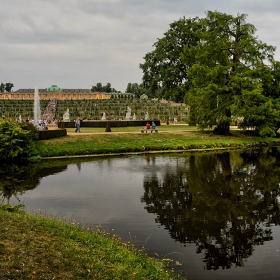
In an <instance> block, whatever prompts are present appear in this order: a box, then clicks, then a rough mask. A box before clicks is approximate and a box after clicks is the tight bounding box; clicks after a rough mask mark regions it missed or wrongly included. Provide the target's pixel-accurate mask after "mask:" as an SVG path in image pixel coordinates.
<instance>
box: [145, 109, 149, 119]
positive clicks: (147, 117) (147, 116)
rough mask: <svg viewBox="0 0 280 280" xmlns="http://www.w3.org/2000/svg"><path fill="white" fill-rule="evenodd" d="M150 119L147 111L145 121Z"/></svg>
mask: <svg viewBox="0 0 280 280" xmlns="http://www.w3.org/2000/svg"><path fill="white" fill-rule="evenodd" d="M148 119H149V113H148V111H147V112H146V114H145V121H147V120H148Z"/></svg>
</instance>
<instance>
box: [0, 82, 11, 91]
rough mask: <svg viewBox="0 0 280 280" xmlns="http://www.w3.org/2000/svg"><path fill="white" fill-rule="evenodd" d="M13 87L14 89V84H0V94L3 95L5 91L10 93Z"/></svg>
mask: <svg viewBox="0 0 280 280" xmlns="http://www.w3.org/2000/svg"><path fill="white" fill-rule="evenodd" d="M13 87H14V84H12V83H6V84H4V83H1V84H0V93H3V92H5V91H7V92H11V90H12V88H13Z"/></svg>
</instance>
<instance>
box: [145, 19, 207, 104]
mask: <svg viewBox="0 0 280 280" xmlns="http://www.w3.org/2000/svg"><path fill="white" fill-rule="evenodd" d="M202 29H203V25H202V24H201V20H200V19H199V18H193V19H191V18H189V19H186V18H185V17H184V18H182V19H179V20H178V21H175V22H173V23H172V24H170V29H169V30H168V31H167V32H166V33H164V37H163V38H161V39H157V41H156V42H155V44H154V45H153V47H154V50H153V51H151V52H149V53H147V54H146V55H145V57H144V60H145V62H144V63H142V64H140V68H141V69H142V71H143V78H142V80H143V86H144V87H145V88H147V89H148V94H149V96H151V97H163V98H168V99H169V98H171V99H173V100H174V101H178V102H179V101H180V102H182V101H183V99H184V95H185V91H186V90H188V89H189V79H188V76H187V68H189V67H191V66H192V64H193V57H192V56H189V57H187V56H185V57H184V61H182V58H181V54H182V52H183V49H184V46H188V47H191V46H193V47H195V46H197V45H198V43H199V41H200V37H199V36H197V35H198V34H199V31H200V30H202Z"/></svg>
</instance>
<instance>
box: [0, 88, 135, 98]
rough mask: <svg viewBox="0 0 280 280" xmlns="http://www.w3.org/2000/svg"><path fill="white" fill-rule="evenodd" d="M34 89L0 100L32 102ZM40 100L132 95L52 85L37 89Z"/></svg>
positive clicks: (7, 95)
mask: <svg viewBox="0 0 280 280" xmlns="http://www.w3.org/2000/svg"><path fill="white" fill-rule="evenodd" d="M34 91H35V89H31V88H29V89H19V90H17V91H12V92H4V93H3V94H1V95H0V99H9V100H34ZM38 91H39V99H40V100H51V99H54V98H55V99H57V100H84V99H85V100H93V99H103V100H105V99H111V98H112V97H113V98H119V97H120V96H122V97H126V98H128V97H131V96H134V94H132V93H105V92H92V91H91V90H90V89H63V88H60V87H58V86H57V85H52V86H51V87H49V88H44V89H38Z"/></svg>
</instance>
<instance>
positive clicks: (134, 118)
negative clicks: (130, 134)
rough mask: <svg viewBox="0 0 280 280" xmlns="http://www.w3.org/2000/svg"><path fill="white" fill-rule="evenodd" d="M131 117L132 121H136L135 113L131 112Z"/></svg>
mask: <svg viewBox="0 0 280 280" xmlns="http://www.w3.org/2000/svg"><path fill="white" fill-rule="evenodd" d="M132 119H133V120H134V121H136V115H135V113H134V114H133V117H132Z"/></svg>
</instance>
